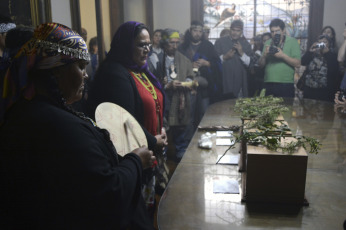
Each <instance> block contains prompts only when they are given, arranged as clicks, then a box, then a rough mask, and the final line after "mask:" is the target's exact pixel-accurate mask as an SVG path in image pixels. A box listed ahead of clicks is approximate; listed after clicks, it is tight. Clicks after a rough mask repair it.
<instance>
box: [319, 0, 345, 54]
mask: <svg viewBox="0 0 346 230" xmlns="http://www.w3.org/2000/svg"><path fill="white" fill-rule="evenodd" d="M345 23H346V1H345V0H324V15H323V26H332V27H333V28H334V29H335V33H336V43H337V45H338V47H340V45H341V43H342V42H343V41H344V37H343V35H342V34H343V32H344V29H345Z"/></svg>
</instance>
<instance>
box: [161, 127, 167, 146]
mask: <svg viewBox="0 0 346 230" xmlns="http://www.w3.org/2000/svg"><path fill="white" fill-rule="evenodd" d="M161 137H162V139H163V141H164V145H165V146H167V145H168V138H167V133H166V129H165V128H162V129H161Z"/></svg>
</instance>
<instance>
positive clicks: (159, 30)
mask: <svg viewBox="0 0 346 230" xmlns="http://www.w3.org/2000/svg"><path fill="white" fill-rule="evenodd" d="M157 32H160V33H161V35H162V30H161V29H157V30H155V31H154V33H153V36H154V34H156V33H157Z"/></svg>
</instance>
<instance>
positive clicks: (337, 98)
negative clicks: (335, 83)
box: [334, 91, 346, 106]
mask: <svg viewBox="0 0 346 230" xmlns="http://www.w3.org/2000/svg"><path fill="white" fill-rule="evenodd" d="M339 94H340V91H337V92H336V93H335V97H334V102H335V104H338V105H345V106H346V98H342V101H340V100H339Z"/></svg>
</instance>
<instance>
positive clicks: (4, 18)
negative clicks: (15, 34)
mask: <svg viewBox="0 0 346 230" xmlns="http://www.w3.org/2000/svg"><path fill="white" fill-rule="evenodd" d="M0 23H13V21H12V19H11V18H10V17H7V16H5V15H0Z"/></svg>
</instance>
